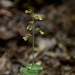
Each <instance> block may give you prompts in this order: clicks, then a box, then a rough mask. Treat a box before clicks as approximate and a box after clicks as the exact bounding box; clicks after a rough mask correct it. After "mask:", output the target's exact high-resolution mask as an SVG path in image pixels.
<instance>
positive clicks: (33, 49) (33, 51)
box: [31, 13, 34, 70]
mask: <svg viewBox="0 0 75 75" xmlns="http://www.w3.org/2000/svg"><path fill="white" fill-rule="evenodd" d="M32 16H33V17H32V20H33V25H32V26H33V29H32V38H33V43H32V51H33V62H32V67H31V70H32V68H33V65H34V13H32Z"/></svg>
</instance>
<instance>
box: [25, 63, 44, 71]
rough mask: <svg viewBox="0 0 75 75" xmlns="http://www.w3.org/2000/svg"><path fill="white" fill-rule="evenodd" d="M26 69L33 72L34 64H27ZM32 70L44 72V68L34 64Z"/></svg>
mask: <svg viewBox="0 0 75 75" xmlns="http://www.w3.org/2000/svg"><path fill="white" fill-rule="evenodd" d="M25 67H26V68H28V69H30V70H31V67H32V64H25ZM32 70H33V71H40V70H43V67H42V66H40V65H37V64H33V67H32Z"/></svg>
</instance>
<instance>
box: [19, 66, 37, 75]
mask: <svg viewBox="0 0 75 75" xmlns="http://www.w3.org/2000/svg"><path fill="white" fill-rule="evenodd" d="M20 72H21V73H22V74H23V75H37V72H34V71H31V70H28V69H27V68H24V67H21V68H20Z"/></svg>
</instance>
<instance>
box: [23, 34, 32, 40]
mask: <svg viewBox="0 0 75 75" xmlns="http://www.w3.org/2000/svg"><path fill="white" fill-rule="evenodd" d="M29 36H32V35H31V34H28V35H27V36H25V37H23V39H24V41H27V40H28V37H29Z"/></svg>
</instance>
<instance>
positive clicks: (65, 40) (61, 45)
mask: <svg viewBox="0 0 75 75" xmlns="http://www.w3.org/2000/svg"><path fill="white" fill-rule="evenodd" d="M26 9H32V10H34V11H35V14H39V15H40V16H41V17H42V18H43V20H42V21H38V20H36V21H35V28H36V27H39V28H40V29H41V30H42V31H44V33H45V34H44V35H43V36H41V35H40V34H39V32H35V63H38V64H40V65H42V66H43V68H44V70H43V71H40V72H39V73H38V75H75V0H0V75H22V74H21V73H20V71H19V69H20V67H21V66H24V64H29V63H32V38H31V37H30V38H29V39H28V41H26V42H25V41H24V40H23V39H22V37H23V36H26V35H27V34H28V33H32V32H30V31H28V30H26V26H27V25H28V21H30V20H31V16H30V15H28V14H25V13H24V12H25V10H26Z"/></svg>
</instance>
